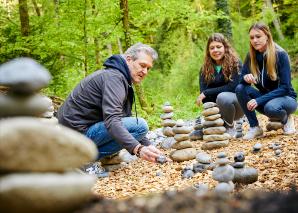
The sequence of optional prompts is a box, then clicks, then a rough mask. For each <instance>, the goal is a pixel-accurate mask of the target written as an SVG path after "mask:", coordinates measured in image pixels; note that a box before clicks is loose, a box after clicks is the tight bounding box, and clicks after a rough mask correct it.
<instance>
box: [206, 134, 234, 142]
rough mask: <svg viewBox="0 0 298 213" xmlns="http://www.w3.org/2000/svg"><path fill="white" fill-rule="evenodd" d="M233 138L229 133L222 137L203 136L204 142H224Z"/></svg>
mask: <svg viewBox="0 0 298 213" xmlns="http://www.w3.org/2000/svg"><path fill="white" fill-rule="evenodd" d="M230 138H231V136H230V135H229V134H228V133H224V134H221V135H203V140H204V141H224V140H228V139H230Z"/></svg>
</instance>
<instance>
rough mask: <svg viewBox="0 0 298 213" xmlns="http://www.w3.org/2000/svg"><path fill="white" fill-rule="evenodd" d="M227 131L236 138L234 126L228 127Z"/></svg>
mask: <svg viewBox="0 0 298 213" xmlns="http://www.w3.org/2000/svg"><path fill="white" fill-rule="evenodd" d="M226 132H227V133H228V134H229V135H230V136H231V138H234V137H235V135H236V129H235V128H234V127H228V128H227V131H226Z"/></svg>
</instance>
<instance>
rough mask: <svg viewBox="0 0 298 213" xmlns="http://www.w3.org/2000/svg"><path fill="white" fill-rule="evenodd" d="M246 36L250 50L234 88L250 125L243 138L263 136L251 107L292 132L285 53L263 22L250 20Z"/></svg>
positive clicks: (293, 101)
mask: <svg viewBox="0 0 298 213" xmlns="http://www.w3.org/2000/svg"><path fill="white" fill-rule="evenodd" d="M249 36H250V50H249V54H248V55H247V57H246V60H245V63H244V65H243V68H242V71H241V78H240V84H239V85H238V86H237V88H236V94H237V98H238V101H239V103H240V105H241V107H242V109H243V112H244V113H245V115H246V117H247V119H248V122H249V125H250V129H249V131H248V132H247V133H246V135H245V136H244V137H243V139H246V140H249V139H253V138H257V137H261V136H263V130H262V129H261V128H260V126H259V122H258V119H257V117H256V112H255V110H257V111H259V112H260V113H262V114H265V115H266V116H268V117H269V119H270V121H274V122H280V123H281V127H283V130H284V133H285V134H294V133H295V124H294V118H293V116H292V115H291V114H292V113H294V112H295V111H296V108H297V102H296V93H295V91H294V90H293V87H292V84H291V69H290V62H289V56H288V54H287V53H286V51H285V50H283V49H282V48H281V47H280V46H278V45H277V44H275V43H274V42H273V39H272V35H271V33H270V30H269V28H268V27H267V26H266V25H265V24H263V23H256V24H253V25H252V26H251V27H250V29H249ZM253 85H254V86H255V87H253ZM268 127H270V125H269V126H268Z"/></svg>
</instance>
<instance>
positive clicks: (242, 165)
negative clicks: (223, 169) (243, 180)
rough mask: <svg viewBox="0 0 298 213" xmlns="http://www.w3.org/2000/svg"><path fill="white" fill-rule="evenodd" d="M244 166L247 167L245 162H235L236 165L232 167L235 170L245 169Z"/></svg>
mask: <svg viewBox="0 0 298 213" xmlns="http://www.w3.org/2000/svg"><path fill="white" fill-rule="evenodd" d="M244 165H245V163H244V162H235V163H233V164H232V166H233V167H234V168H243V167H244Z"/></svg>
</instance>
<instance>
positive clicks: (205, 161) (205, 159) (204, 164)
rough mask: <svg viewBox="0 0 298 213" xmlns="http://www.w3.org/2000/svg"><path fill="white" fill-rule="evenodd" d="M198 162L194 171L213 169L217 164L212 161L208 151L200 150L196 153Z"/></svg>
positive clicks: (194, 166)
mask: <svg viewBox="0 0 298 213" xmlns="http://www.w3.org/2000/svg"><path fill="white" fill-rule="evenodd" d="M196 160H197V162H196V163H194V165H193V171H194V172H195V173H197V172H204V171H206V170H213V169H214V167H215V164H214V163H212V159H211V156H210V155H208V154H207V153H204V152H200V153H198V154H197V155H196Z"/></svg>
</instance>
